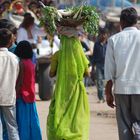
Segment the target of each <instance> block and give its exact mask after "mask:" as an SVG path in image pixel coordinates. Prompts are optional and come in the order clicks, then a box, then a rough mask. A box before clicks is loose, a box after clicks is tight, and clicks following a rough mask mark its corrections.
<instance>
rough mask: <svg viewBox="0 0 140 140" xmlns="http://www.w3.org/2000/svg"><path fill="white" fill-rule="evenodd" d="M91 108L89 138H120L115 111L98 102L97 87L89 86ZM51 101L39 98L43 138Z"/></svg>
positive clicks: (38, 106)
mask: <svg viewBox="0 0 140 140" xmlns="http://www.w3.org/2000/svg"><path fill="white" fill-rule="evenodd" d="M87 90H88V92H89V95H88V96H89V102H90V110H91V123H90V139H89V140H118V134H117V127H116V119H115V112H114V110H113V109H111V108H109V107H108V106H107V105H106V103H101V104H99V103H97V97H96V89H95V87H94V88H91V87H90V88H88V89H87ZM37 98H38V97H37ZM49 104H50V102H49V101H40V100H39V98H38V101H37V108H38V114H39V117H40V123H41V129H42V133H43V140H47V138H46V119H47V113H48V108H49Z"/></svg>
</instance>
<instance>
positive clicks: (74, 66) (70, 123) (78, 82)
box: [47, 36, 90, 140]
mask: <svg viewBox="0 0 140 140" xmlns="http://www.w3.org/2000/svg"><path fill="white" fill-rule="evenodd" d="M88 63H89V62H88V60H87V58H86V56H85V55H84V52H83V50H82V46H81V43H80V41H79V40H78V38H76V37H70V38H69V37H66V36H62V37H61V48H60V51H59V56H58V66H57V80H56V87H55V91H54V95H53V97H52V101H51V104H50V107H49V115H48V119H47V136H48V140H89V137H88V136H89V116H90V112H89V103H88V97H87V94H86V90H85V87H84V83H83V75H84V72H85V70H86V69H87V67H88Z"/></svg>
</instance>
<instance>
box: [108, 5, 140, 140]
mask: <svg viewBox="0 0 140 140" xmlns="http://www.w3.org/2000/svg"><path fill="white" fill-rule="evenodd" d="M137 19H138V14H137V11H136V10H135V9H134V8H132V7H129V8H126V9H124V10H122V12H121V15H120V25H121V28H122V31H121V32H120V33H117V34H115V35H113V36H111V37H110V38H109V40H108V45H107V52H106V57H105V79H106V80H107V84H106V101H107V104H108V106H110V107H112V108H114V107H116V118H117V124H118V131H119V140H140V31H139V30H138V29H137V28H136V23H137ZM113 86H114V96H113V94H112V87H113ZM114 100H115V103H114Z"/></svg>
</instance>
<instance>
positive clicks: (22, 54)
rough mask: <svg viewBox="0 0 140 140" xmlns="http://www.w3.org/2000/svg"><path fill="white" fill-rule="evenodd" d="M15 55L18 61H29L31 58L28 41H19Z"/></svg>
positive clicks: (31, 51)
mask: <svg viewBox="0 0 140 140" xmlns="http://www.w3.org/2000/svg"><path fill="white" fill-rule="evenodd" d="M15 54H16V55H17V56H18V57H19V58H20V59H31V58H32V57H33V50H32V46H31V44H30V43H29V42H28V41H21V42H19V43H18V44H17V47H16V49H15Z"/></svg>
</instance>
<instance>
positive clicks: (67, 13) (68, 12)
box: [57, 9, 73, 16]
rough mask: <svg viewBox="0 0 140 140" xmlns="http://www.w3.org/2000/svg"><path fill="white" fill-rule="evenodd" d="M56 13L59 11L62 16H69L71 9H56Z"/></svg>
mask: <svg viewBox="0 0 140 140" xmlns="http://www.w3.org/2000/svg"><path fill="white" fill-rule="evenodd" d="M57 11H58V13H60V14H61V15H62V16H70V15H71V14H72V13H73V12H72V11H71V10H69V11H64V10H62V9H61V10H57Z"/></svg>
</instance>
